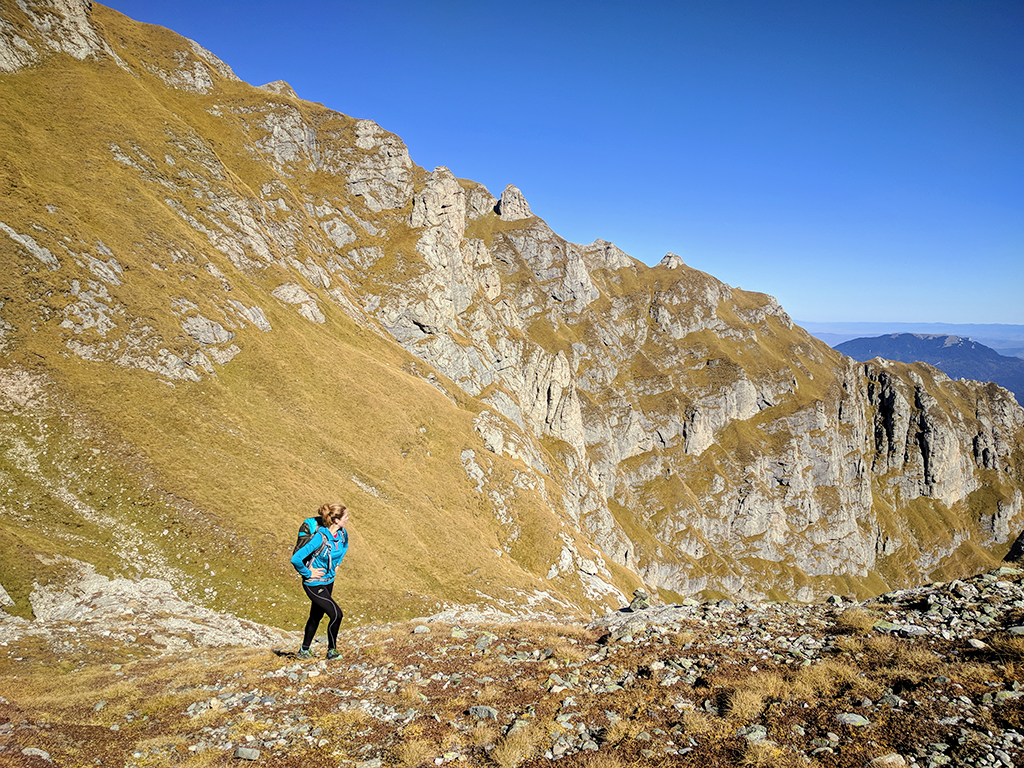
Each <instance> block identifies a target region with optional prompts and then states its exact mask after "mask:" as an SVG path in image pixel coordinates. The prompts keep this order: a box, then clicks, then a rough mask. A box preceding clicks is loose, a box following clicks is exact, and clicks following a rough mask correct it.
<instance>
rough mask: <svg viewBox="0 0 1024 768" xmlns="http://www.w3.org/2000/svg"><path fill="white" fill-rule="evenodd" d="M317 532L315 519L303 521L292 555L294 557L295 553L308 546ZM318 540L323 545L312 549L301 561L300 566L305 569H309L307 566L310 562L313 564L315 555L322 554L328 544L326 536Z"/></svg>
mask: <svg viewBox="0 0 1024 768" xmlns="http://www.w3.org/2000/svg"><path fill="white" fill-rule="evenodd" d="M318 530H319V528H318V525H317V522H316V518H315V517H310V518H308V519H306V520H303V521H302V525H300V526H299V536H298V538H297V539H296V541H295V549H293V550H292V554H293V555H294V554H295V553H296V552H298V551H299V550H300V549H302V548H303V547H304V546H306V545H307V544H309V540H310V539H312V538H313V537H314V536H316V534H317V531H318ZM320 539H321V540H322V542H323V543H321V544H320V546H319V547H317V548H316V549H314V550H313V551H312V552H311V553H310V554H309V555H308V556H307V557H306V558H305V559H303V561H302V564H303V565H305V566H306V567H307V568H308V567H309V564H310V563H311V562H313V558H315V557H316V556H317V555H319V554H320V553H321V552H323V551H324V548H325V547H326V546H327V543H328V542H327V537H326V536H321V537H320Z"/></svg>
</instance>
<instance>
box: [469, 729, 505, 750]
mask: <svg viewBox="0 0 1024 768" xmlns="http://www.w3.org/2000/svg"><path fill="white" fill-rule="evenodd" d="M497 738H498V729H497V728H495V727H494V726H493V725H488V724H487V723H477V724H476V725H475V726H473V730H472V731H470V734H469V740H470V742H471V743H472V744H473V746H474V747H489V746H491V744H493V743H494V742H495V741H496V740H497Z"/></svg>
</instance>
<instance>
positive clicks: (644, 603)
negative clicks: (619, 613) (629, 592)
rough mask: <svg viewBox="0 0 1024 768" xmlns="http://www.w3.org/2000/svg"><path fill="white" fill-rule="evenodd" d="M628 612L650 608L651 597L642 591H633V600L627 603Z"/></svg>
mask: <svg viewBox="0 0 1024 768" xmlns="http://www.w3.org/2000/svg"><path fill="white" fill-rule="evenodd" d="M629 607H630V610H633V611H643V610H646V609H648V608H650V607H651V596H650V595H648V594H647V593H646V592H644V591H643V590H642V589H637V590H634V591H633V599H632V600H631V601H630V603H629Z"/></svg>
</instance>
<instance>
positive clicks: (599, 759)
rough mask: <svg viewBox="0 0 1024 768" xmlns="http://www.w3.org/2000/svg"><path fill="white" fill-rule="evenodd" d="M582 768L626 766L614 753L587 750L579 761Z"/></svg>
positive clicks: (621, 767)
mask: <svg viewBox="0 0 1024 768" xmlns="http://www.w3.org/2000/svg"><path fill="white" fill-rule="evenodd" d="M579 765H580V766H582V768H626V765H627V763H624V762H623V761H622V760H620V759H619V758H618V757H616V756H615V755H609V754H605V753H603V752H587V753H586V754H585V755H584V756H583V757H582V759H581V760H580V762H579Z"/></svg>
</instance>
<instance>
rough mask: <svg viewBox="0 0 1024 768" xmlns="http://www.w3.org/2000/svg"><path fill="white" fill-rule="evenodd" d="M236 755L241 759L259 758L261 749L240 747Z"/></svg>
mask: <svg viewBox="0 0 1024 768" xmlns="http://www.w3.org/2000/svg"><path fill="white" fill-rule="evenodd" d="M235 757H236V758H238V759H239V760H259V759H260V751H259V750H258V749H253V748H252V747H238V748H237V749H236V750H235Z"/></svg>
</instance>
